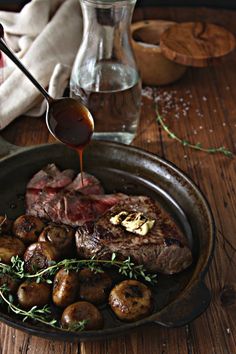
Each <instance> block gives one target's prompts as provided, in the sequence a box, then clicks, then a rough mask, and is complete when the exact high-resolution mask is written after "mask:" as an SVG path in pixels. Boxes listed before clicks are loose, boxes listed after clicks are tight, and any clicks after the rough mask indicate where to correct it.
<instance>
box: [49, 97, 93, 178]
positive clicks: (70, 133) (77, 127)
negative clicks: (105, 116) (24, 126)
mask: <svg viewBox="0 0 236 354" xmlns="http://www.w3.org/2000/svg"><path fill="white" fill-rule="evenodd" d="M49 114H50V124H53V131H54V132H55V135H56V136H57V138H58V139H59V140H60V141H62V142H63V143H64V144H66V145H67V146H69V147H71V148H72V149H74V150H76V152H77V153H78V155H79V159H80V170H81V182H82V184H83V150H84V148H85V147H86V145H87V144H88V143H89V142H90V140H91V137H92V134H93V120H92V116H91V115H90V113H89V112H88V110H87V109H86V108H85V107H83V106H80V105H78V104H77V102H76V101H72V100H71V99H68V101H66V99H63V100H62V101H60V100H56V101H55V102H53V103H51V104H50V109H49ZM65 121H66V122H67V124H65Z"/></svg>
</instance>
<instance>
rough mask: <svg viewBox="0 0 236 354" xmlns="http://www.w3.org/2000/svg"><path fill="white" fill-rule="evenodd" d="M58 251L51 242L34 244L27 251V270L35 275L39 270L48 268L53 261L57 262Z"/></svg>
mask: <svg viewBox="0 0 236 354" xmlns="http://www.w3.org/2000/svg"><path fill="white" fill-rule="evenodd" d="M58 258H59V254H58V251H57V250H56V248H55V247H54V246H53V245H52V244H50V243H49V242H35V243H32V244H31V245H30V246H29V247H28V248H27V249H26V251H25V254H24V261H25V269H26V270H27V271H28V272H29V273H35V271H36V270H38V269H44V268H47V267H48V266H49V264H50V262H51V261H57V260H58Z"/></svg>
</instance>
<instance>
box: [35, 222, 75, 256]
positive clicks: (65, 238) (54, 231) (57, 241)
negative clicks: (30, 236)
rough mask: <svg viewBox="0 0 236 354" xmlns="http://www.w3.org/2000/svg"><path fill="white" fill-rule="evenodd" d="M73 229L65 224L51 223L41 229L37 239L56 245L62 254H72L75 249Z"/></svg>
mask: <svg viewBox="0 0 236 354" xmlns="http://www.w3.org/2000/svg"><path fill="white" fill-rule="evenodd" d="M74 234H75V232H74V229H73V228H72V227H70V226H67V225H56V224H51V225H48V226H47V227H45V228H44V229H43V231H42V232H41V234H40V236H39V239H38V241H40V242H49V243H51V244H52V245H53V246H54V247H56V248H57V249H58V250H59V251H60V253H61V254H62V255H65V256H68V255H71V254H73V252H74V249H75V244H74V243H75V235H74Z"/></svg>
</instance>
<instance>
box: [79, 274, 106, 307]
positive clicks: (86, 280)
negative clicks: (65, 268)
mask: <svg viewBox="0 0 236 354" xmlns="http://www.w3.org/2000/svg"><path fill="white" fill-rule="evenodd" d="M111 286H112V280H111V278H110V276H109V275H108V274H107V273H106V272H103V273H94V272H92V271H91V270H90V269H82V270H81V271H80V273H79V296H80V298H81V299H82V300H86V301H89V302H92V303H93V304H101V303H103V302H104V301H105V300H106V298H107V297H108V292H109V290H110V288H111Z"/></svg>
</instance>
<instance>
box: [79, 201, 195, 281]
mask: <svg viewBox="0 0 236 354" xmlns="http://www.w3.org/2000/svg"><path fill="white" fill-rule="evenodd" d="M121 212H123V213H121ZM134 214H136V215H138V218H139V220H141V223H142V222H143V223H144V222H146V225H149V226H148V227H147V228H146V229H145V227H144V226H145V225H144V224H143V228H142V229H141V228H139V229H138V228H137V222H136V224H135V223H133V224H130V222H129V223H127V220H128V218H129V219H132V217H133V216H134ZM117 215H118V217H117ZM127 215H129V217H127ZM125 218H127V219H125ZM122 220H123V221H122ZM145 220H146V221H145ZM136 221H137V218H136ZM119 222H122V223H123V224H119ZM125 225H126V226H125ZM127 225H128V226H127ZM130 225H131V226H130ZM132 225H133V226H132ZM132 228H133V229H132ZM135 228H136V229H135ZM127 229H128V230H127ZM144 229H145V230H144ZM140 230H141V231H140ZM146 231H147V233H146V234H145V232H146ZM76 246H77V252H78V255H79V257H84V258H90V257H92V256H95V257H96V258H103V259H110V257H111V254H112V253H113V252H115V253H116V254H118V255H119V256H120V257H121V258H127V257H129V256H130V257H131V258H132V259H133V260H134V261H135V262H136V263H137V264H143V265H144V266H145V268H146V269H147V270H149V271H152V272H161V273H166V274H173V273H177V272H180V271H181V270H183V269H185V268H187V267H188V266H189V265H190V264H191V262H192V253H191V250H190V248H189V246H188V242H187V239H186V237H185V236H184V235H183V233H182V232H181V231H180V230H179V228H178V226H177V225H176V224H175V222H174V221H173V220H172V218H171V217H170V215H168V214H167V213H166V212H165V211H164V210H163V209H162V208H161V207H160V206H159V205H158V204H157V202H155V201H153V200H152V199H150V198H148V197H145V196H139V197H136V196H134V197H133V196H131V197H127V198H125V199H124V200H121V201H120V202H119V203H117V204H116V205H115V206H113V207H112V208H110V209H109V210H108V211H107V212H106V213H105V214H103V215H102V216H101V217H100V218H98V220H97V221H95V222H87V223H85V224H84V225H82V226H80V227H78V229H77V231H76Z"/></svg>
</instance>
